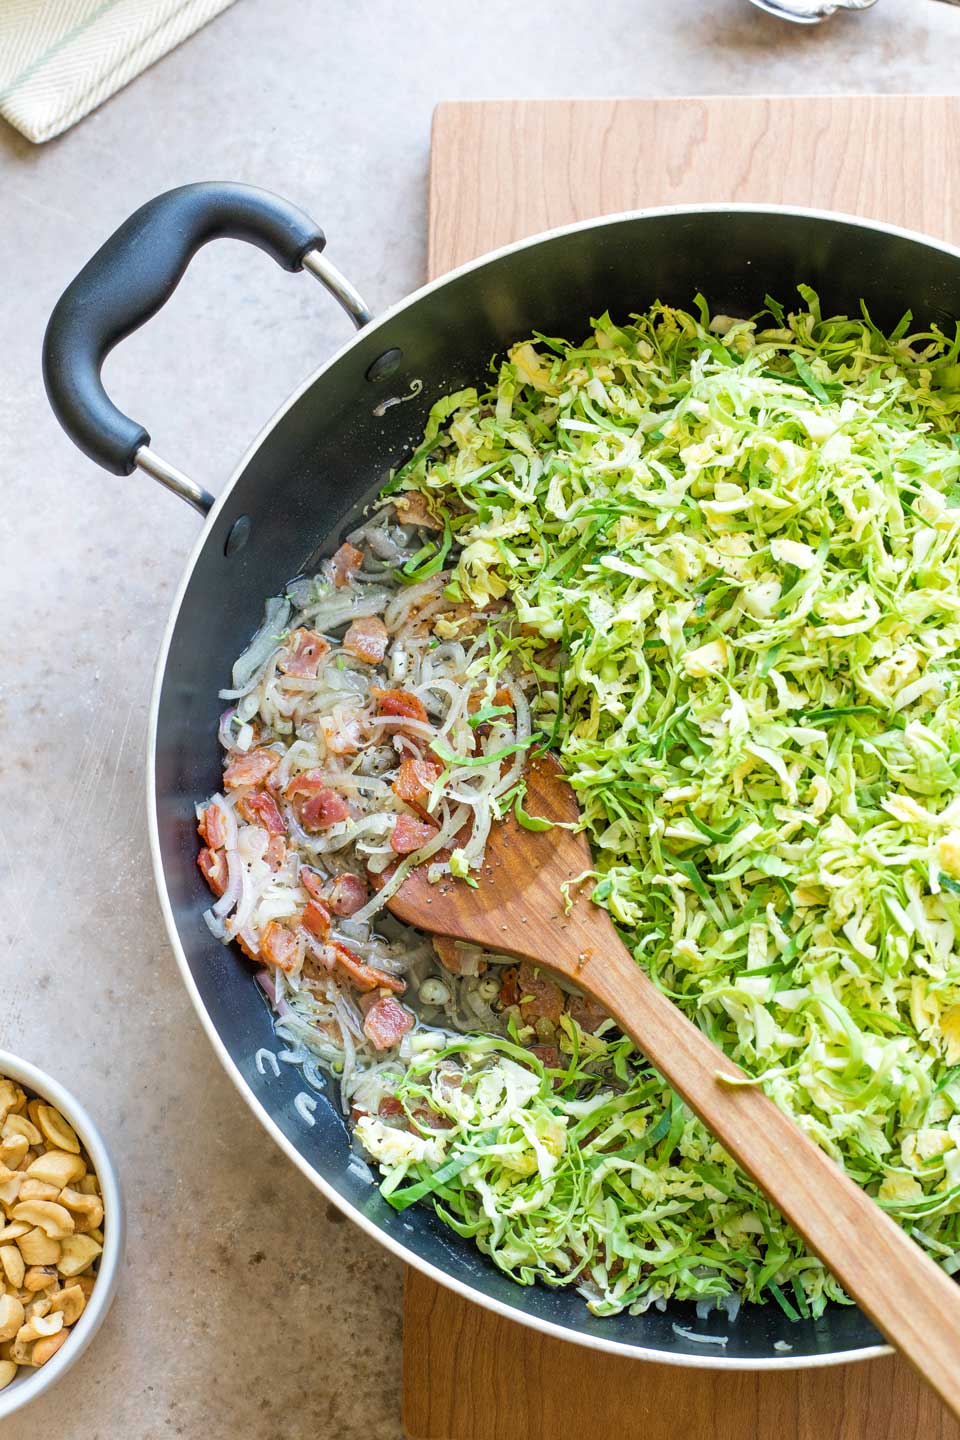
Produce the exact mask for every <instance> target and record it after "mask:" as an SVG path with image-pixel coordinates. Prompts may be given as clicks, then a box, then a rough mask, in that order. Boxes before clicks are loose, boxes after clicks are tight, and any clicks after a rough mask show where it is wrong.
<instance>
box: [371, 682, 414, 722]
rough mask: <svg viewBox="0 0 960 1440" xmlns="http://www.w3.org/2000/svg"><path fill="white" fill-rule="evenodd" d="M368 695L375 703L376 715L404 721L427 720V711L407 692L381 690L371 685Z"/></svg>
mask: <svg viewBox="0 0 960 1440" xmlns="http://www.w3.org/2000/svg"><path fill="white" fill-rule="evenodd" d="M370 694H371V695H372V696H373V697H374V699H375V700H376V702H377V714H378V715H398V716H400V717H402V718H403V719H404V720H421V721H425V720H426V719H427V711H426V708H425V706H424V704H423V701H422V700H420V699H419V698H418V697H417V696H416V695H411V693H410V691H409V690H381V689H380V688H379V686H377V685H373V686H371V688H370Z"/></svg>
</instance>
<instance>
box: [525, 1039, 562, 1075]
mask: <svg viewBox="0 0 960 1440" xmlns="http://www.w3.org/2000/svg"><path fill="white" fill-rule="evenodd" d="M530 1054H531V1055H536V1057H537V1059H538V1060H539V1061H540V1064H541V1065H542V1066H543V1067H544V1069H546V1070H559V1069H560V1051H559V1050H558V1049H557V1047H556V1045H531V1046H530Z"/></svg>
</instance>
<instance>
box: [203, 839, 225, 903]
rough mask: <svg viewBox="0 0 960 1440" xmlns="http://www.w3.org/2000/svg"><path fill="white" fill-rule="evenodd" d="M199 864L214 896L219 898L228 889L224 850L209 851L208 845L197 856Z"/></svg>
mask: <svg viewBox="0 0 960 1440" xmlns="http://www.w3.org/2000/svg"><path fill="white" fill-rule="evenodd" d="M197 864H198V865H199V866H200V871H201V873H202V875H203V878H204V880H206V882H207V884H208V885H209V886H210V889H211V890H212V891H213V893H214V895H216V896H217V898H218V899H219V897H220V896H221V895H222V894H223V892H224V890H226V888H227V857H226V855H225V854H224V853H223V851H222V850H209V849H208V848H207V847H206V845H205V846H204V847H203V849H202V850H201V851H200V854H199V855H198V856H197Z"/></svg>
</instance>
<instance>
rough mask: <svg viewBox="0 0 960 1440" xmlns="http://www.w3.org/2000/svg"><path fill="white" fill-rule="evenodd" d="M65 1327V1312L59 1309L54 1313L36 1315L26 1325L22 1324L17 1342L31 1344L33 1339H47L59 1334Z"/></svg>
mask: <svg viewBox="0 0 960 1440" xmlns="http://www.w3.org/2000/svg"><path fill="white" fill-rule="evenodd" d="M62 1329H63V1314H62V1312H61V1311H59V1310H58V1311H57V1312H56V1313H55V1314H53V1315H34V1316H33V1318H32V1319H31V1320H28V1321H27V1323H26V1325H21V1326H20V1329H19V1330H18V1331H17V1343H18V1344H20V1345H29V1344H30V1341H31V1340H47V1339H49V1337H50V1336H51V1335H57V1334H59V1332H60V1331H61V1330H62Z"/></svg>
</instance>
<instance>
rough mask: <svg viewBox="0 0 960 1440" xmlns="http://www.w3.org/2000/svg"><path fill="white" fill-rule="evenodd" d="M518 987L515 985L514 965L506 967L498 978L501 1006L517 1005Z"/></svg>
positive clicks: (515, 972) (518, 998) (518, 999)
mask: <svg viewBox="0 0 960 1440" xmlns="http://www.w3.org/2000/svg"><path fill="white" fill-rule="evenodd" d="M520 993H521V992H520V986H519V984H518V983H517V967H516V965H508V966H507V967H506V969H505V970H504V971H503V974H502V975H501V977H500V995H499V997H498V998H499V1000H500V1004H501V1005H517V1004H519V1001H520Z"/></svg>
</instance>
